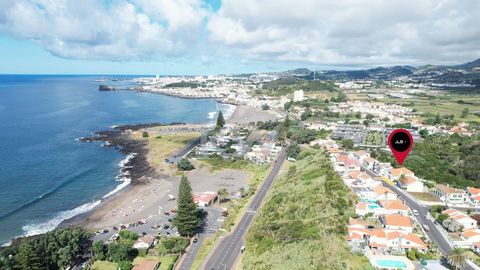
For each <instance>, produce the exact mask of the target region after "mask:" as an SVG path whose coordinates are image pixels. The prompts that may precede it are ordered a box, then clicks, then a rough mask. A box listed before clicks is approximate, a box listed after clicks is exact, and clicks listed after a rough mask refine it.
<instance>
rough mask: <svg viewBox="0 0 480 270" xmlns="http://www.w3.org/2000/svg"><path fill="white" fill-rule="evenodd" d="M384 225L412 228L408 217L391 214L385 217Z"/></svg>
mask: <svg viewBox="0 0 480 270" xmlns="http://www.w3.org/2000/svg"><path fill="white" fill-rule="evenodd" d="M385 225H387V226H400V227H412V222H411V220H410V218H409V217H405V216H402V215H399V214H392V215H385Z"/></svg>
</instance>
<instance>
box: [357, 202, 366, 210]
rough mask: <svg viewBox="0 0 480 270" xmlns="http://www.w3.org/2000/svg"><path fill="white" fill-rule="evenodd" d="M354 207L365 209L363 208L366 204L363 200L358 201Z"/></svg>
mask: <svg viewBox="0 0 480 270" xmlns="http://www.w3.org/2000/svg"><path fill="white" fill-rule="evenodd" d="M355 208H358V209H362V210H365V209H367V204H366V203H364V202H358V203H357V206H355Z"/></svg>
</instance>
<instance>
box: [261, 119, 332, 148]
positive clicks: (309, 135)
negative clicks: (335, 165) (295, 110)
mask: <svg viewBox="0 0 480 270" xmlns="http://www.w3.org/2000/svg"><path fill="white" fill-rule="evenodd" d="M257 127H258V129H265V130H276V131H277V132H278V140H279V141H285V139H287V138H288V139H290V140H291V141H294V142H297V143H299V144H305V143H309V142H311V141H313V140H315V139H318V138H326V137H327V135H328V134H329V131H325V130H321V131H316V130H312V129H306V128H304V127H303V126H301V125H300V123H299V122H297V121H293V120H290V119H289V118H288V117H287V118H286V119H285V121H283V122H278V121H275V122H272V121H268V122H265V123H262V122H260V123H257Z"/></svg>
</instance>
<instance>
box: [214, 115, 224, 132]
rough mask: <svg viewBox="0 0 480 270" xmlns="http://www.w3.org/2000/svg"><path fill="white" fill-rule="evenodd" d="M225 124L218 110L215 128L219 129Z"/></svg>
mask: <svg viewBox="0 0 480 270" xmlns="http://www.w3.org/2000/svg"><path fill="white" fill-rule="evenodd" d="M224 125H225V119H224V118H223V113H222V111H220V112H219V113H218V117H217V125H216V126H215V129H217V130H219V129H221V128H222V127H223V126H224Z"/></svg>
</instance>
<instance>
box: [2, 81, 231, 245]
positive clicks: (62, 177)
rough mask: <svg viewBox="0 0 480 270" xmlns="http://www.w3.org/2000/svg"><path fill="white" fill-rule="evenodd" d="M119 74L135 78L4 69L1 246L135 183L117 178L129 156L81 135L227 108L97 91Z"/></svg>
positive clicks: (201, 119) (208, 115)
mask: <svg viewBox="0 0 480 270" xmlns="http://www.w3.org/2000/svg"><path fill="white" fill-rule="evenodd" d="M137 77H138V76H137ZM113 78H119V80H118V81H114V82H112V81H110V82H111V83H115V84H117V85H119V86H120V85H123V84H130V83H131V82H129V81H127V80H128V79H132V78H133V76H103V77H102V76H66V75H65V76H60V75H48V76H47V75H0V244H5V243H8V242H9V240H10V239H12V238H13V237H17V236H28V235H34V234H39V233H44V232H47V231H49V230H52V229H54V228H55V227H56V226H57V225H58V224H60V223H61V221H63V220H65V219H68V218H71V217H73V216H75V215H78V214H80V213H83V212H85V211H88V210H90V209H92V208H93V207H95V206H96V205H98V204H99V202H100V200H101V199H102V198H103V197H105V196H109V195H111V194H113V193H115V192H116V191H118V190H120V189H121V188H122V187H124V186H125V185H126V184H127V183H128V181H127V182H119V181H116V177H117V176H118V175H119V173H120V171H119V170H120V166H121V165H122V163H124V162H125V160H126V158H128V157H125V156H124V155H122V154H121V153H119V151H117V150H115V149H112V148H108V147H101V146H100V143H85V142H79V141H77V140H76V139H77V138H79V137H83V136H88V135H91V134H92V133H93V132H95V131H99V130H105V129H109V128H110V127H112V126H114V125H122V124H137V123H151V122H161V123H171V122H185V123H208V122H212V121H214V119H215V115H216V113H217V112H218V110H226V109H228V108H222V106H228V105H224V104H218V103H216V102H215V101H214V100H208V99H182V98H176V97H171V96H165V95H158V94H151V93H144V92H133V91H115V92H100V91H98V84H99V82H96V80H98V79H113ZM110 82H108V83H110Z"/></svg>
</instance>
